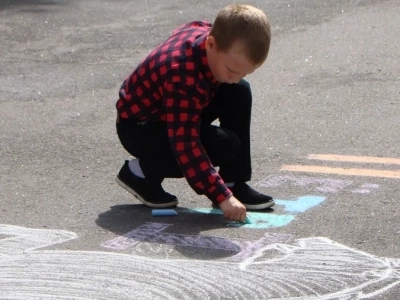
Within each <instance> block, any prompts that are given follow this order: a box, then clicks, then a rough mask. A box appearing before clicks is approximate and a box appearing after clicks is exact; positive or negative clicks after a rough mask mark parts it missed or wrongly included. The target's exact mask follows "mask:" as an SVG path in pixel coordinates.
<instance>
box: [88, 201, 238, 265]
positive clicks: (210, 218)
mask: <svg viewBox="0 0 400 300" xmlns="http://www.w3.org/2000/svg"><path fill="white" fill-rule="evenodd" d="M151 210H152V209H151V208H148V207H146V206H143V205H140V204H139V205H115V206H112V207H111V208H110V210H108V211H106V212H104V213H101V214H100V215H99V216H98V218H97V220H96V224H97V225H98V226H100V227H102V228H104V229H106V230H108V231H110V232H113V233H114V234H117V235H119V236H123V235H125V234H127V233H128V232H131V231H132V230H134V229H137V228H139V227H141V226H143V225H145V224H146V223H147V224H148V223H163V224H168V225H169V226H168V228H166V229H165V230H162V234H163V235H164V236H168V234H170V239H169V238H166V240H168V239H169V242H168V241H165V244H173V245H174V247H175V250H177V251H178V252H180V253H181V254H182V255H184V256H187V257H190V258H199V259H219V258H224V257H231V256H234V255H236V254H238V253H239V252H240V251H241V250H242V249H241V247H240V246H239V245H238V244H237V243H234V242H233V241H231V240H229V239H226V238H221V239H220V242H221V243H222V244H223V246H224V249H212V248H209V247H208V246H207V245H204V247H196V246H193V247H191V246H180V245H178V244H179V243H180V242H183V243H186V242H187V240H188V239H189V240H192V239H193V240H195V239H196V237H197V236H199V238H200V236H206V238H207V234H204V233H202V232H205V231H208V230H213V229H218V228H227V224H226V220H224V218H223V216H222V215H213V214H202V213H190V212H188V211H187V210H185V209H184V208H179V207H177V208H175V210H176V211H177V213H178V215H177V216H168V217H167V216H164V217H153V216H152V215H151ZM200 233H202V234H200ZM160 234H161V231H160ZM154 236H155V235H154V234H152V233H150V232H149V234H146V232H143V234H142V233H140V237H139V239H140V240H141V241H142V242H155V241H154V240H152V239H153V238H154ZM217 239H218V238H217ZM157 243H163V240H157ZM225 249H229V250H225Z"/></svg>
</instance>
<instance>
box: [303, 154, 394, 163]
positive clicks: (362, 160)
mask: <svg viewBox="0 0 400 300" xmlns="http://www.w3.org/2000/svg"><path fill="white" fill-rule="evenodd" d="M308 159H316V160H329V161H347V162H356V163H376V164H395V165H400V158H389V157H374V156H350V155H334V154H310V155H309V156H308Z"/></svg>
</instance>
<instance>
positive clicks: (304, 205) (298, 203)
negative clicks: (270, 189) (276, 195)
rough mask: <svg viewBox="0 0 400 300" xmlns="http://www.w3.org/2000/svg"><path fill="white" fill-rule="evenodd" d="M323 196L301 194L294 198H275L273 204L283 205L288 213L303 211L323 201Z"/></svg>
mask: <svg viewBox="0 0 400 300" xmlns="http://www.w3.org/2000/svg"><path fill="white" fill-rule="evenodd" d="M324 200H325V197H320V196H303V197H299V198H297V199H296V200H275V204H277V205H283V206H285V211H286V212H290V213H298V212H305V211H306V210H308V209H310V208H312V207H314V206H317V205H319V204H321V203H322V202H324Z"/></svg>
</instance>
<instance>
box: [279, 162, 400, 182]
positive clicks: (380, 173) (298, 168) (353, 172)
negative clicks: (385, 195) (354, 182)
mask: <svg viewBox="0 0 400 300" xmlns="http://www.w3.org/2000/svg"><path fill="white" fill-rule="evenodd" d="M281 171H292V172H308V173H321V174H338V175H350V176H369V177H382V178H395V179H400V171H389V170H375V169H345V168H330V167H321V166H303V165H283V166H282V168H281Z"/></svg>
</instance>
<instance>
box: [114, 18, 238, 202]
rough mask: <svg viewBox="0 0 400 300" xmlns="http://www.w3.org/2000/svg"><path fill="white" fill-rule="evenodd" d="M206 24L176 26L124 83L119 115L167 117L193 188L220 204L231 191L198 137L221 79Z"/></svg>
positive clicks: (174, 147) (173, 142)
mask: <svg viewBox="0 0 400 300" xmlns="http://www.w3.org/2000/svg"><path fill="white" fill-rule="evenodd" d="M210 29H211V24H210V23H208V22H200V21H196V22H191V23H188V24H186V25H183V26H181V27H179V28H178V29H176V30H175V31H174V32H173V33H172V35H171V36H170V37H169V38H168V39H167V40H166V41H165V42H163V43H162V44H160V45H159V46H158V47H157V48H155V49H154V50H153V52H151V53H150V54H149V55H148V56H147V58H145V59H144V60H143V61H142V62H141V63H140V64H139V66H138V67H137V68H136V69H135V70H134V71H133V73H132V74H131V75H129V77H128V78H127V79H126V80H125V81H124V83H123V85H122V87H121V89H120V93H119V95H120V97H119V100H118V101H117V104H116V106H117V110H118V113H119V116H120V118H134V119H137V120H140V121H149V122H151V121H165V122H166V124H167V130H168V136H169V139H170V142H171V147H172V150H173V152H174V154H175V156H176V158H177V161H178V163H179V165H180V167H181V170H182V172H183V174H184V176H185V178H186V180H187V181H188V183H189V184H190V186H191V187H192V188H193V189H194V191H195V192H196V193H198V194H205V195H206V196H207V197H208V198H209V199H210V200H212V201H217V202H221V201H223V200H224V199H225V198H226V197H228V196H230V195H231V194H232V193H231V191H230V190H229V188H228V187H227V186H226V185H225V183H224V182H223V180H222V178H221V177H220V176H219V174H218V173H217V172H216V170H215V169H214V167H213V166H212V164H211V161H210V159H209V157H208V155H207V153H206V151H205V149H204V148H203V145H202V144H201V141H200V132H199V127H200V115H201V112H202V110H203V108H204V107H206V106H207V105H208V104H209V102H210V100H211V98H212V97H213V95H214V93H215V91H216V90H217V89H218V85H219V83H218V82H217V81H216V80H215V78H214V77H213V75H212V73H211V71H210V68H209V66H208V61H207V55H206V49H205V40H206V38H207V36H208V34H209V32H210Z"/></svg>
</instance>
